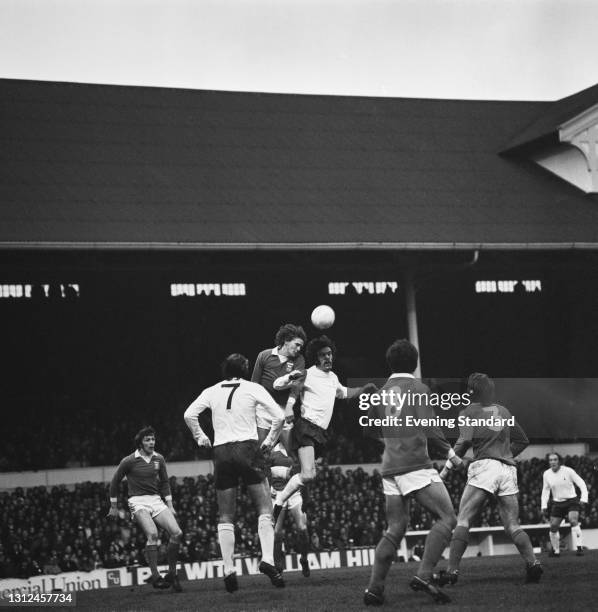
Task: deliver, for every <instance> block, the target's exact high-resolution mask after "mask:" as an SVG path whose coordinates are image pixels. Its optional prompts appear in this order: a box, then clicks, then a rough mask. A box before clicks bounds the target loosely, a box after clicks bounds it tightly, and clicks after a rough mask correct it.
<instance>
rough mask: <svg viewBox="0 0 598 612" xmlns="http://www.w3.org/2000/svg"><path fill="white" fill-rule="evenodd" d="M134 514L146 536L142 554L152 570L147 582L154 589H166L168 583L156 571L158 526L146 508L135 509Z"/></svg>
mask: <svg viewBox="0 0 598 612" xmlns="http://www.w3.org/2000/svg"><path fill="white" fill-rule="evenodd" d="M134 516H135V520H136V521H137V524H138V525H139V526H140V527H141V529H143V533H145V536H146V538H147V542H146V545H145V551H144V554H145V560H146V561H147V564H148V565H149V568H150V570H151V572H152V575H151V577H150V579H149V580H148V582H149V583H150V584H152V585H153V586H154V588H156V589H167V588H168V587H169V586H170V585H169V584H168V583H167V582H166V581H165V580H164V579H163V578H162V576H160V572H159V571H158V528H157V527H156V524H155V523H154V519H153V518H152V517H151V515H150V513H149V512H148V511H147V510H137V512H135V515H134Z"/></svg>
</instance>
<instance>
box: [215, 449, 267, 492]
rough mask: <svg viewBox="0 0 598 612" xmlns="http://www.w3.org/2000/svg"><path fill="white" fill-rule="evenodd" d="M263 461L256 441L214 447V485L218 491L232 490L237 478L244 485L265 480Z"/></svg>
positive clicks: (236, 483)
mask: <svg viewBox="0 0 598 612" xmlns="http://www.w3.org/2000/svg"><path fill="white" fill-rule="evenodd" d="M265 468H266V466H265V460H264V456H263V454H262V451H261V450H260V447H259V444H258V441H257V440H244V441H243V442H228V443H227V444H219V445H218V446H215V447H214V484H215V485H216V488H217V489H219V490H220V491H223V490H225V489H232V488H234V487H236V486H237V485H238V484H239V478H241V479H242V480H243V482H244V483H245V484H246V485H254V484H259V483H260V482H262V481H263V480H264V479H265V478H266V472H265Z"/></svg>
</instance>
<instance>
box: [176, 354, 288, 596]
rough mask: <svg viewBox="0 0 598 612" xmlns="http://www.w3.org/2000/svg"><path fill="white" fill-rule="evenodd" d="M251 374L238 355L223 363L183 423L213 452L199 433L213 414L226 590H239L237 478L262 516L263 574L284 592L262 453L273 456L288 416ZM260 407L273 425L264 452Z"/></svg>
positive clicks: (243, 358)
mask: <svg viewBox="0 0 598 612" xmlns="http://www.w3.org/2000/svg"><path fill="white" fill-rule="evenodd" d="M248 373H249V361H248V360H247V358H246V357H244V356H243V355H240V354H239V353H234V354H232V355H229V356H228V357H227V358H226V359H225V361H224V363H223V364H222V375H223V378H224V380H223V381H222V382H219V383H218V384H216V385H213V386H212V387H209V388H207V389H205V390H204V391H202V393H201V394H200V395H199V397H198V398H197V399H196V400H195V401H194V402H193V403H192V404H191V405H190V406H189V407H188V408H187V410H186V411H185V423H186V424H187V426H188V427H189V429H190V430H191V433H192V434H193V437H194V438H195V440H196V442H197V444H198V446H200V447H210V446H212V444H211V442H210V439H209V438H208V436H206V434H205V433H204V432H203V430H202V429H201V427H200V425H199V421H198V418H197V417H198V416H199V415H200V414H201V413H202V412H203V411H204V410H208V409H211V410H212V423H213V426H214V444H213V447H214V484H215V486H216V496H217V501H218V511H219V519H218V520H219V522H218V541H219V542H220V549H221V551H222V560H223V562H224V585H225V588H226V590H227V591H229V592H231V593H232V592H233V591H236V590H237V589H238V583H237V574H236V569H235V565H234V563H233V555H234V552H235V527H234V520H235V510H236V499H237V484H238V481H239V478H241V479H242V480H243V481H244V482H245V484H246V485H247V489H248V491H249V494H250V495H251V497H252V498H253V502H254V504H255V506H256V509H257V512H258V535H259V540H260V546H261V549H262V561H261V563H260V565H259V570H260V572H262V573H263V574H266V576H268V578H270V581H271V582H272V584H273V585H274V586H276V587H284V580H283V578H282V574H281V573H280V571H279V570H277V569H276V567H275V566H274V527H273V523H272V500H271V498H270V489H269V487H268V481H267V479H266V474H265V461H264V456H263V452H264V451H269V450H270V449H271V448H272V444H273V443H274V441H275V440H276V439H277V438H278V436H279V435H280V431H281V429H282V426H283V423H284V412H283V410H282V408H280V406H279V405H278V404H277V403H276V402H275V401H274V400H273V399H272V397H271V396H270V394H269V393H268V392H267V391H266V390H265V389H264V387H262V386H261V385H258V384H257V383H254V382H250V381H248V380H246V379H245V377H247V375H248ZM258 406H261V407H263V409H264V410H266V411H267V413H268V415H269V418H270V422H271V426H270V430H269V431H268V435H267V436H266V438H265V439H264V441H263V443H262V445H261V447H260V444H259V442H258V433H257V426H256V410H257V408H258Z"/></svg>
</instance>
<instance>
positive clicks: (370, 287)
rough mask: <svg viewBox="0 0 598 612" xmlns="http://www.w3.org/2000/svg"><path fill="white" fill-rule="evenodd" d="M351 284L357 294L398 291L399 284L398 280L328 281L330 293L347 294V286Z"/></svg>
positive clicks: (381, 293) (378, 293) (379, 293)
mask: <svg viewBox="0 0 598 612" xmlns="http://www.w3.org/2000/svg"><path fill="white" fill-rule="evenodd" d="M349 285H351V286H352V287H353V289H354V290H355V293H357V295H383V294H385V293H396V292H397V291H398V288H399V284H398V283H397V282H396V281H354V282H351V283H349V282H342V281H331V282H329V283H328V295H347V287H348V286H349Z"/></svg>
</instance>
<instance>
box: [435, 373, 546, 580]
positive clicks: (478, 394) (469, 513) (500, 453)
mask: <svg viewBox="0 0 598 612" xmlns="http://www.w3.org/2000/svg"><path fill="white" fill-rule="evenodd" d="M467 388H468V392H469V394H470V397H471V400H472V402H473V403H472V404H471V405H470V406H468V407H467V408H466V409H465V410H463V411H462V412H461V414H460V415H459V417H460V420H461V417H463V419H468V420H466V423H470V424H465V425H461V426H460V428H459V429H460V435H459V439H458V440H457V443H456V444H455V452H456V453H457V454H458V455H459V456H463V455H464V454H465V453H466V452H467V450H468V448H470V447H472V448H473V460H472V462H471V463H470V465H469V469H468V471H467V484H466V486H465V490H464V491H463V496H462V497H461V502H460V504H459V516H458V518H457V527H456V528H455V531H454V532H453V537H452V539H451V547H450V555H449V565H448V570H447V571H441V572H439V573H438V574H436V575H435V576H434V578H435V580H436V581H437V582H438V584H440V585H443V584H454V583H455V582H457V579H458V576H459V563H460V561H461V558H462V557H463V554H464V553H465V550H466V548H467V544H468V541H469V528H470V526H471V522H472V521H473V520H474V518H475V516H476V515H477V513H478V512H479V510H480V508H481V506H482V505H483V504H484V502H485V501H486V499H488V498H489V497H491V496H494V497H495V499H496V501H497V503H498V510H499V512H500V518H501V520H502V523H503V525H504V528H505V532H506V533H507V534H508V535H509V536H510V538H511V540H512V541H513V544H515V546H516V547H517V550H518V551H519V554H520V555H521V556H522V557H523V558H524V560H525V562H526V582H538V581H539V580H540V578H541V576H542V566H541V564H540V562H539V561H538V560H537V559H536V556H535V555H534V550H533V547H532V543H531V541H530V538H529V536H528V535H527V533H525V531H523V529H521V525H520V524H519V501H518V499H517V494H518V492H519V489H518V486H517V468H516V467H515V459H514V457H516V456H517V455H518V454H519V453H520V452H521V451H522V450H523V449H524V448H525V447H526V446H527V445H528V444H529V440H528V439H527V436H526V435H525V432H524V431H523V429H521V427H520V426H519V425H518V424H517V423H516V422H515V419H514V418H513V417H512V416H511V413H510V412H509V411H508V410H507V409H506V408H505V407H504V406H501V405H500V404H496V403H495V402H494V383H493V381H492V380H491V379H490V378H488V376H487V375H486V374H481V373H479V372H476V373H474V374H472V375H471V376H470V377H469V379H468V381H467ZM450 468H451V466H450V465H448V464H447V466H445V468H444V469H443V471H442V472H441V476H443V477H445V476H446V473H447V472H446V470H448V469H450Z"/></svg>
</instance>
